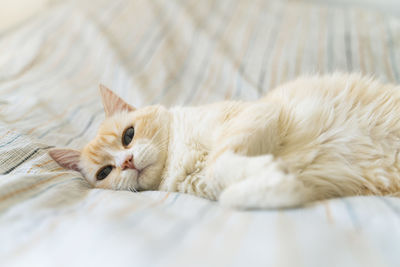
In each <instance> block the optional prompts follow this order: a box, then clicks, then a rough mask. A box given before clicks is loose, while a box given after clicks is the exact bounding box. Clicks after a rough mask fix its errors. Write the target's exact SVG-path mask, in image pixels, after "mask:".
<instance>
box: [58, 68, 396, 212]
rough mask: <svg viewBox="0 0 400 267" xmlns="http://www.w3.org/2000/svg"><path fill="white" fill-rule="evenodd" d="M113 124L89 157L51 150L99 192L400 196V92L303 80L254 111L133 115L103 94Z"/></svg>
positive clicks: (278, 201)
mask: <svg viewBox="0 0 400 267" xmlns="http://www.w3.org/2000/svg"><path fill="white" fill-rule="evenodd" d="M101 94H102V98H103V104H104V108H105V112H106V119H105V121H104V122H103V123H102V125H101V126H100V129H99V132H98V134H97V136H96V137H95V138H94V139H93V140H92V141H91V142H90V143H89V144H88V145H86V146H85V147H84V148H83V149H82V151H75V150H70V149H54V150H52V151H50V155H51V156H52V157H53V158H54V159H55V160H56V161H57V162H58V163H59V164H60V165H61V166H63V167H65V168H69V169H74V170H76V171H80V172H81V173H82V174H83V175H84V176H85V177H86V179H87V180H88V181H89V182H90V183H91V184H92V185H93V186H95V187H100V188H109V189H116V190H132V191H139V190H163V191H178V192H184V193H190V194H194V195H197V196H202V197H205V198H209V199H213V200H218V201H219V202H221V204H223V205H226V206H231V207H239V208H279V207H293V206H299V205H302V204H304V203H307V202H310V201H315V200H321V199H326V198H332V197H342V196H352V195H388V194H391V195H395V194H398V193H399V192H400V155H399V152H400V88H399V87H395V86H393V85H388V84H386V85H384V84H381V83H379V82H377V81H375V80H373V79H370V78H365V77H364V78H363V77H361V76H359V75H344V74H334V75H330V76H322V77H304V78H300V79H297V80H295V81H293V82H290V83H287V84H284V85H282V86H280V87H279V88H276V89H275V90H272V91H271V92H270V93H269V94H268V95H266V96H265V97H264V98H262V99H260V100H258V101H254V102H235V101H226V102H221V103H215V104H210V105H205V106H199V107H174V108H171V109H167V108H165V107H162V106H147V107H143V108H140V109H135V108H134V107H132V106H130V105H129V104H127V103H126V102H124V101H123V100H122V99H120V98H119V97H118V96H116V95H115V94H113V93H112V92H111V91H110V90H108V89H107V88H105V87H101Z"/></svg>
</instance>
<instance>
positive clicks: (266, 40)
mask: <svg viewBox="0 0 400 267" xmlns="http://www.w3.org/2000/svg"><path fill="white" fill-rule="evenodd" d="M399 62H400V23H399V20H398V19H396V18H393V17H390V16H388V15H386V14H383V13H379V12H375V11H373V10H372V11H368V10H363V9H361V8H343V7H340V6H324V5H316V4H305V3H302V2H298V1H273V0H271V1H261V0H259V1H246V0H219V1H211V0H204V1H197V0H185V1H184V0H173V1H162V0H151V1H147V0H134V1H129V0H115V1H111V0H107V1H106V0H99V1H94V0H83V1H78V0H77V1H72V0H71V1H55V2H53V3H52V5H51V7H49V8H48V9H46V10H45V11H43V12H41V13H39V14H37V15H36V16H34V17H32V18H30V19H29V20H27V21H26V22H25V23H23V24H21V25H19V26H18V27H14V28H12V29H9V30H7V31H5V32H2V33H1V34H0V172H1V177H0V266H61V267H62V266H96V267H100V266H162V267H167V266H171V267H179V266H218V267H223V266H298V267H302V266H304V267H306V266H307V267H309V266H316V267H319V266H341V267H343V266H360V267H361V266H362V267H367V266H373V267H376V266H393V267H395V266H396V267H397V266H400V199H399V198H395V197H375V196H371V197H350V198H341V199H332V200H326V201H321V202H317V203H312V204H309V205H307V206H305V207H302V208H297V209H285V210H255V211H238V210H232V209H228V208H223V207H220V206H219V205H218V203H216V202H212V201H208V200H205V199H201V198H198V197H194V196H191V195H186V194H180V193H168V192H141V193H132V192H125V191H110V190H101V189H94V188H92V187H91V186H90V185H89V184H88V183H87V182H86V181H85V180H84V178H83V177H82V176H81V175H80V174H79V173H77V172H73V171H67V170H64V169H62V168H60V167H59V166H58V165H57V164H56V163H55V162H54V161H53V160H52V159H51V158H50V157H49V155H48V154H47V151H48V150H49V149H50V148H52V147H70V148H77V149H79V148H80V147H82V146H83V145H84V144H85V143H86V142H87V141H88V140H90V139H91V138H92V137H93V136H94V135H95V133H96V131H97V128H98V126H99V124H100V122H101V121H102V120H103V119H104V114H103V110H102V106H101V100H100V96H99V92H98V84H99V83H103V84H105V85H107V86H108V87H110V88H112V89H113V90H114V91H115V92H116V93H117V94H119V95H120V96H121V97H123V98H124V99H126V100H127V101H128V102H129V103H131V104H132V105H135V106H137V107H141V106H144V105H149V104H156V103H157V104H163V105H166V106H174V105H199V104H204V103H210V102H215V101H220V100H225V99H241V100H252V99H256V98H258V97H260V96H261V95H263V94H265V93H266V92H267V91H268V90H271V89H273V88H274V87H275V86H276V85H278V84H280V83H282V82H285V81H288V80H290V79H293V78H294V77H297V76H299V75H302V74H310V73H311V74H314V73H331V72H334V71H342V72H360V73H363V74H372V75H375V76H376V77H377V78H379V79H381V80H382V81H385V82H393V83H399V82H400V76H399V75H400V69H399V68H400V67H399V64H398V63H399Z"/></svg>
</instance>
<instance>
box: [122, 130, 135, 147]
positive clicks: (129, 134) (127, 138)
mask: <svg viewBox="0 0 400 267" xmlns="http://www.w3.org/2000/svg"><path fill="white" fill-rule="evenodd" d="M134 135H135V129H134V128H133V127H129V128H127V129H126V130H125V131H124V133H123V134H122V144H123V145H124V146H128V145H129V144H130V143H131V142H132V139H133V136H134Z"/></svg>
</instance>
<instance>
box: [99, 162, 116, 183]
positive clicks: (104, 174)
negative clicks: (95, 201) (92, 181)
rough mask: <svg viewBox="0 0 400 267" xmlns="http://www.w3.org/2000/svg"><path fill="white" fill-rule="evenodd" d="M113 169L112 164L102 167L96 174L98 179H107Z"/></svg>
mask: <svg viewBox="0 0 400 267" xmlns="http://www.w3.org/2000/svg"><path fill="white" fill-rule="evenodd" d="M112 169H113V166H111V165H108V166H105V167H103V168H101V169H100V170H99V171H98V172H97V174H96V179H97V180H98V181H100V180H103V179H105V178H106V177H107V176H108V175H109V174H110V172H111V171H112Z"/></svg>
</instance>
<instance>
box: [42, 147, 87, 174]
mask: <svg viewBox="0 0 400 267" xmlns="http://www.w3.org/2000/svg"><path fill="white" fill-rule="evenodd" d="M49 155H50V157H52V158H53V159H54V160H55V161H56V162H57V163H58V164H59V165H60V166H61V167H64V168H66V169H69V170H74V171H78V172H79V171H80V168H79V159H80V157H81V152H79V151H76V150H73V149H61V148H56V149H52V150H50V151H49Z"/></svg>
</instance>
